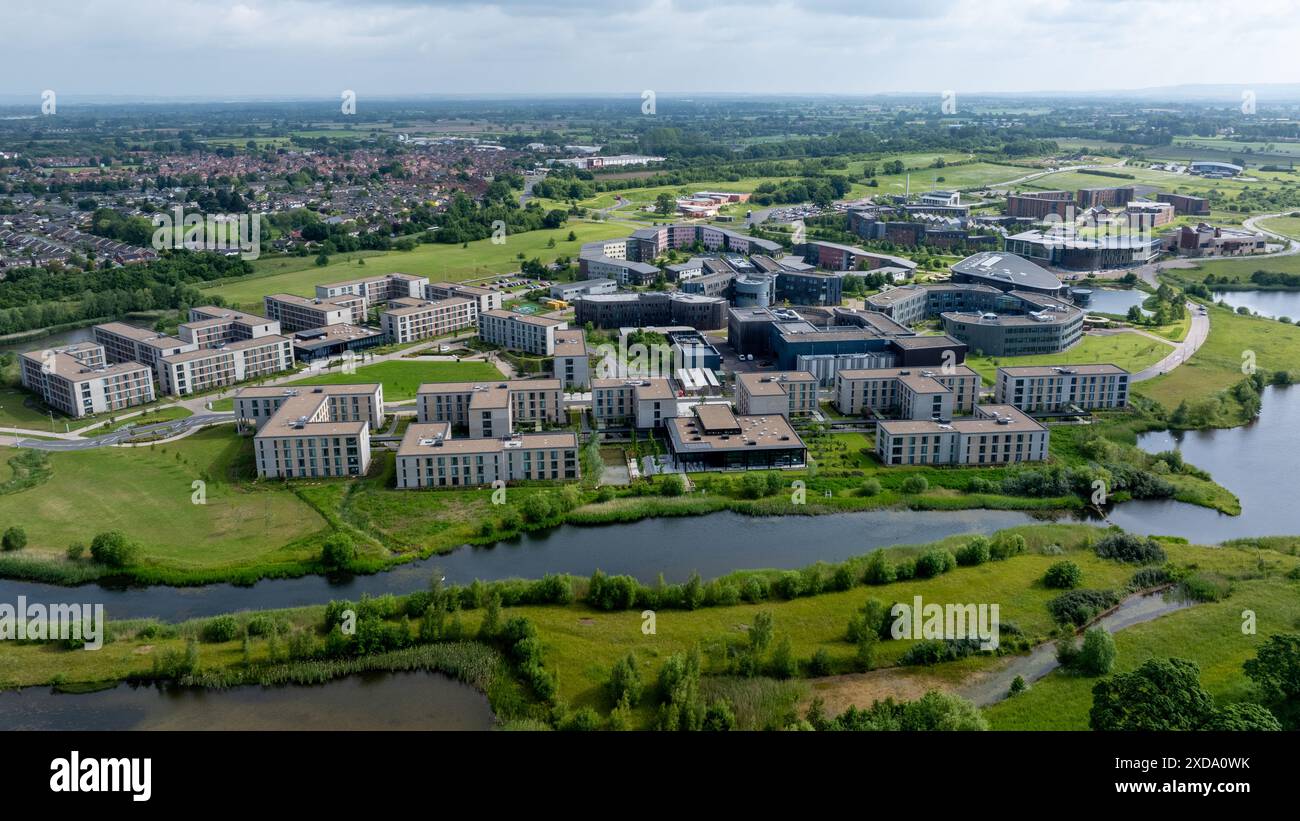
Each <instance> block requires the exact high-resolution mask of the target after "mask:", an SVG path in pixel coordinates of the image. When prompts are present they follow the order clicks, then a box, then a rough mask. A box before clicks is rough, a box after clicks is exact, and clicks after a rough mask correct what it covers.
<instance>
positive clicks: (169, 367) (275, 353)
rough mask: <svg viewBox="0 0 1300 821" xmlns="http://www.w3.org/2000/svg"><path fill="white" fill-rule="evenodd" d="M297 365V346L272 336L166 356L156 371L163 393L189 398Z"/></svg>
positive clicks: (159, 362) (281, 337) (284, 339)
mask: <svg viewBox="0 0 1300 821" xmlns="http://www.w3.org/2000/svg"><path fill="white" fill-rule="evenodd" d="M182 327H183V326H182ZM293 362H294V352H293V343H292V342H290V341H289V340H288V339H286V338H285V337H283V336H278V335H270V336H260V337H257V338H255V339H241V340H239V341H237V342H230V343H220V345H219V346H218V347H215V348H200V349H198V350H193V351H187V352H185V353H178V354H172V355H170V356H164V357H162V358H161V359H159V360H158V364H157V366H156V369H157V374H158V386H159V390H160V392H162V393H165V394H170V395H172V396H185V395H187V394H192V393H202V392H203V391H207V390H212V389H214V388H220V387H225V386H226V385H234V384H236V383H238V382H243V381H244V380H247V379H254V378H256V377H259V376H268V375H270V374H273V373H279V372H281V371H287V370H289V369H290V368H292V367H293Z"/></svg>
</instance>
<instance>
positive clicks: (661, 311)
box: [573, 291, 727, 331]
mask: <svg viewBox="0 0 1300 821" xmlns="http://www.w3.org/2000/svg"><path fill="white" fill-rule="evenodd" d="M573 308H574V320H573V321H574V324H576V325H583V326H585V325H586V324H587V323H588V322H590V323H591V324H592V326H594V327H596V328H641V327H646V326H651V325H685V326H689V327H691V328H695V329H697V330H702V331H708V330H714V329H716V328H721V327H723V326H724V325H725V324H726V321H727V300H725V299H721V298H719V297H709V296H699V295H696V294H684V293H679V292H665V291H641V292H638V293H625V294H587V295H583V296H579V297H577V298H575V299H574V300H573Z"/></svg>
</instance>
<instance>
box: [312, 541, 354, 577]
mask: <svg viewBox="0 0 1300 821" xmlns="http://www.w3.org/2000/svg"><path fill="white" fill-rule="evenodd" d="M356 558H357V546H356V543H355V542H353V541H352V537H351V536H349V535H347V534H346V533H335V534H334V535H332V536H330V537H329V538H328V539H326V540H325V543H324V544H323V545H321V549H320V560H321V564H323V565H325V567H326V568H327V569H329V570H343V569H344V568H346V567H348V566H349V565H351V564H352V562H353V561H354V560H355V559H356Z"/></svg>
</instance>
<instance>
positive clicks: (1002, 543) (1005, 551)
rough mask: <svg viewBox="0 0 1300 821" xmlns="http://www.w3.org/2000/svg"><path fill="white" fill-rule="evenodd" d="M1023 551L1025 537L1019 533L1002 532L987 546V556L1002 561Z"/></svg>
mask: <svg viewBox="0 0 1300 821" xmlns="http://www.w3.org/2000/svg"><path fill="white" fill-rule="evenodd" d="M1024 552H1025V537H1024V536H1021V535H1020V534H1019V533H1003V534H1002V535H1000V536H998V537H997V538H996V539H994V540H993V544H992V545H991V546H990V547H989V557H990V558H992V559H996V560H997V561H1002V560H1003V559H1009V558H1011V557H1012V556H1019V555H1020V554H1021V553H1024Z"/></svg>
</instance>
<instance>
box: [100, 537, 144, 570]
mask: <svg viewBox="0 0 1300 821" xmlns="http://www.w3.org/2000/svg"><path fill="white" fill-rule="evenodd" d="M139 555H140V546H139V545H137V544H136V543H135V542H133V541H131V540H130V539H128V538H127V537H126V534H125V533H123V532H122V531H120V530H109V531H105V532H103V533H100V534H98V535H97V536H95V538H94V540H93V541H91V543H90V556H91V558H93V559H94V560H95V561H97V562H99V563H100V564H105V565H108V566H109V567H128V566H130V565H132V564H135V562H136V559H137V557H138V556H139Z"/></svg>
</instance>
